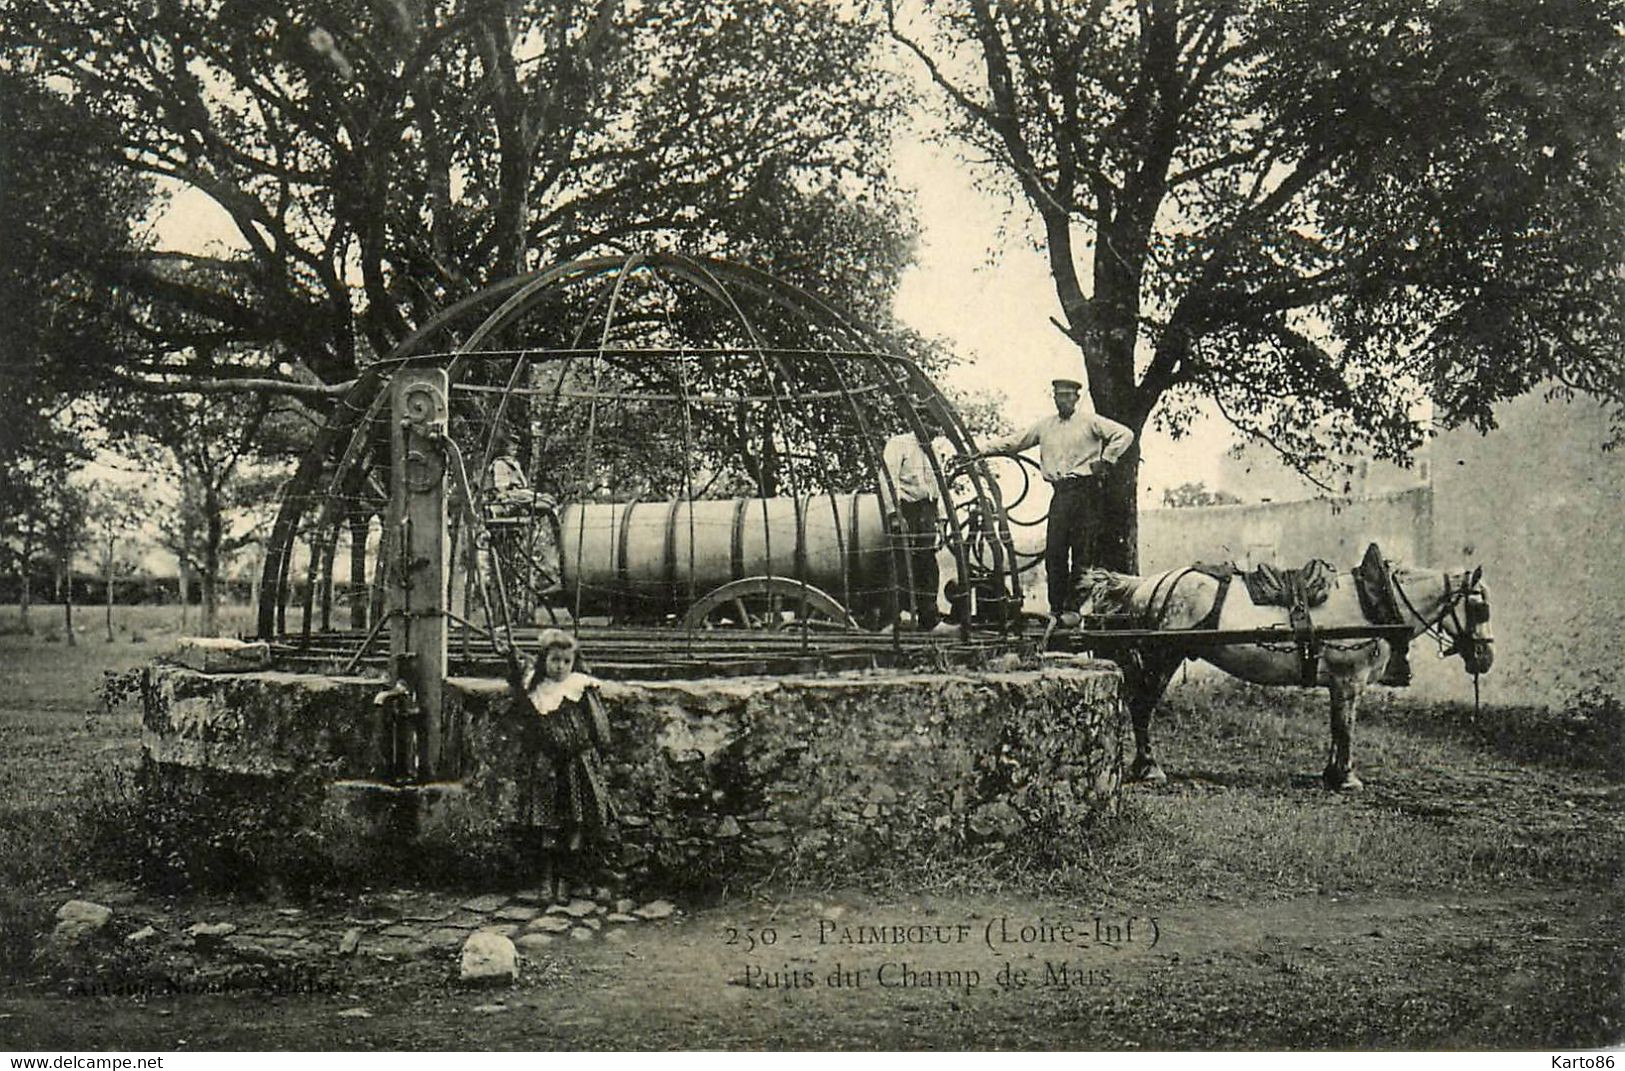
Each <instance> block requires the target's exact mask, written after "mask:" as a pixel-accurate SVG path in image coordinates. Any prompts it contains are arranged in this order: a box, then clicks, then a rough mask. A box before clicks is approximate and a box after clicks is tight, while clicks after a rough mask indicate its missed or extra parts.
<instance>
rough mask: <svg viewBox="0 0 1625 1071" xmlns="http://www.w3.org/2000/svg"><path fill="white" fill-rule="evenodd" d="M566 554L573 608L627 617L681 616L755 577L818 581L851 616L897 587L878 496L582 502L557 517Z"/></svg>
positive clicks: (882, 600) (881, 602)
mask: <svg viewBox="0 0 1625 1071" xmlns="http://www.w3.org/2000/svg"><path fill="white" fill-rule="evenodd" d="M559 551H560V554H559V559H560V562H559V564H560V567H561V569H560V571H561V574H562V579H563V585H564V594H565V600H566V605H568V606H575V605H576V604H577V603H576V600H577V598H578V597H579V599H580V606H581V607H582V611H583V612H585V613H608V614H611V615H613V616H614V617H616V618H618V619H623V620H659V619H663V618H665V617H667V616H668V615H677V616H679V617H680V616H682V615H683V614H684V613H685V612H686V611H687V609H688V608H689V607H690V606H692V605H694V604H695V603H696V602H697V601H698V600H700V599H702V598H703V597H704V596H706V595H707V594H709V593H710V592H712V591H714V590H716V589H717V588H720V587H721V586H722V585H724V584H727V583H729V582H731V581H736V580H743V579H746V578H753V577H776V578H783V579H786V580H790V581H794V582H796V583H806V584H810V585H813V586H814V587H816V588H819V589H820V590H821V591H823V592H824V593H825V594H828V595H829V596H831V597H832V598H834V599H836V600H838V601H839V602H840V603H841V604H842V605H843V606H844V607H846V608H847V609H848V610H849V611H851V612H852V613H853V614H854V616H861V615H862V614H863V613H865V612H867V611H872V610H875V609H878V608H880V607H882V606H884V605H885V604H886V603H887V601H888V600H889V598H890V595H889V593H890V591H891V587H892V563H891V561H890V560H889V553H888V551H889V543H888V538H887V534H886V528H885V521H884V518H883V517H882V515H881V510H880V498H879V496H878V495H874V494H845V495H827V494H826V495H805V496H801V497H795V498H791V497H782V498H737V499H712V500H702V501H696V502H690V501H685V500H680V499H679V500H673V501H666V502H630V503H626V502H590V503H576V504H572V505H569V506H566V507H565V508H564V510H563V512H562V513H561V515H560V517H559Z"/></svg>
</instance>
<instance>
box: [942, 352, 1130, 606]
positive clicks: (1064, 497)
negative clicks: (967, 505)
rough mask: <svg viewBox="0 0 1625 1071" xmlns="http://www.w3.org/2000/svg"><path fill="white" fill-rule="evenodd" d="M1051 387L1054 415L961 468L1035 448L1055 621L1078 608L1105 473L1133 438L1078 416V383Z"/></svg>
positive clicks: (1092, 559) (1094, 546) (1094, 544)
mask: <svg viewBox="0 0 1625 1071" xmlns="http://www.w3.org/2000/svg"><path fill="white" fill-rule="evenodd" d="M1051 385H1052V387H1053V388H1054V392H1055V415H1054V416H1048V417H1045V418H1044V419H1042V420H1040V421H1039V422H1038V423H1036V424H1034V425H1033V426H1032V427H1030V428H1028V429H1027V430H1026V431H1023V432H1020V433H1019V434H1016V435H1008V436H1005V437H1004V438H1002V439H997V440H995V441H993V442H991V443H988V444H987V445H986V446H985V447H984V448H983V449H982V450H981V451H980V452H979V453H976V454H972V455H970V456H969V457H966V458H964V459H961V462H960V464H963V463H965V462H968V461H971V460H974V459H976V458H980V457H986V456H988V455H989V454H1016V453H1020V452H1021V451H1023V450H1026V449H1029V448H1031V447H1033V446H1037V447H1038V464H1039V469H1040V471H1042V472H1043V474H1044V479H1045V480H1046V481H1048V482H1049V484H1050V486H1051V488H1053V490H1054V494H1053V495H1052V497H1051V498H1050V507H1049V522H1048V524H1047V525H1046V527H1045V531H1044V571H1045V573H1046V574H1048V585H1049V610H1050V613H1051V614H1053V615H1055V616H1057V617H1058V616H1060V615H1061V614H1062V613H1065V612H1068V611H1072V610H1076V609H1077V606H1076V604H1075V602H1074V600H1075V599H1076V594H1075V593H1076V591H1077V584H1078V581H1079V580H1080V579H1081V578H1082V576H1083V571H1084V570H1085V569H1087V568H1088V567H1089V566H1091V565H1094V564H1096V562H1097V559H1098V556H1099V548H1100V527H1101V516H1102V514H1103V513H1104V510H1105V501H1106V487H1105V485H1106V481H1105V479H1104V474H1105V473H1106V472H1107V471H1108V470H1109V469H1110V468H1111V466H1113V465H1115V464H1116V463H1117V461H1118V459H1119V458H1121V457H1122V456H1123V455H1124V454H1125V453H1127V452H1128V449H1129V447H1131V446H1133V445H1134V433H1133V432H1132V431H1130V430H1129V429H1128V428H1126V427H1124V426H1123V425H1121V424H1119V423H1118V422H1117V421H1115V420H1109V419H1107V418H1106V417H1103V416H1101V415H1100V414H1099V413H1093V412H1079V411H1078V399H1079V398H1080V397H1081V396H1082V393H1083V384H1081V383H1079V382H1078V381H1077V380H1075V379H1057V380H1055V381H1053V383H1052V384H1051Z"/></svg>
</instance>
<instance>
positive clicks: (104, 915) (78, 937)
mask: <svg viewBox="0 0 1625 1071" xmlns="http://www.w3.org/2000/svg"><path fill="white" fill-rule="evenodd" d="M112 920H113V909H112V908H110V907H107V906H105V905H103V904H96V903H91V902H90V901H89V900H69V901H68V902H67V903H65V904H63V905H62V906H61V907H59V908H57V909H56V929H54V930H52V931H51V939H52V940H54V941H60V942H63V943H66V944H72V943H74V942H76V941H82V940H84V939H85V938H86V937H89V936H90V935H91V934H93V933H96V932H97V931H98V930H100V929H101V928H102V927H104V926H106V925H107V924H108V923H109V922H111V921H112Z"/></svg>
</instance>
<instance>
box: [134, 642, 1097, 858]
mask: <svg viewBox="0 0 1625 1071" xmlns="http://www.w3.org/2000/svg"><path fill="white" fill-rule="evenodd" d="M1119 683H1120V676H1119V674H1118V672H1117V671H1116V669H1115V667H1112V666H1110V665H1108V664H1104V663H1099V662H1093V661H1087V660H1072V659H1061V660H1055V661H1052V662H1050V663H1049V664H1047V665H1046V666H1045V667H1044V668H1043V670H1042V671H1039V670H1037V669H1026V670H1012V671H1009V672H976V673H963V672H956V673H944V674H899V673H864V674H850V675H834V676H828V677H801V678H776V679H769V678H734V679H718V680H708V681H686V682H649V683H618V682H606V683H605V684H604V686H603V690H602V695H603V699H604V703H605V707H606V709H607V711H608V714H609V717H610V722H611V725H612V727H613V730H614V747H613V751H612V753H611V754H610V755H608V756H607V758H608V766H609V781H610V790H611V793H612V795H613V797H614V799H615V801H616V804H617V806H618V807H619V810H620V812H621V815H622V823H621V837H620V840H619V843H618V844H617V845H616V846H615V847H614V848H613V850H612V852H611V855H610V858H608V859H607V860H606V863H607V865H608V866H609V867H611V868H612V869H616V870H619V871H622V872H625V873H626V874H628V875H629V876H630V877H631V878H633V879H634V880H637V879H640V878H641V879H644V880H647V881H653V882H670V881H672V880H673V879H674V878H675V879H676V880H680V881H688V882H691V883H698V884H703V883H705V882H707V881H717V880H726V879H730V878H737V877H740V876H744V875H747V874H751V873H766V872H768V871H770V870H774V869H778V868H782V867H784V866H785V865H787V864H805V865H808V866H811V867H813V868H815V869H816V868H821V867H827V868H831V869H849V868H861V867H872V866H885V865H887V864H888V863H889V862H895V861H896V860H898V859H899V858H901V857H903V856H905V855H907V854H909V853H920V854H921V855H922V856H923V855H924V854H925V853H938V852H942V851H958V850H964V849H966V848H969V847H975V848H977V849H978V850H986V849H988V848H990V847H992V848H996V847H997V846H998V845H999V844H1000V843H1001V842H1004V843H1008V842H1010V841H1011V840H1012V839H1015V838H1020V840H1021V842H1022V844H1023V846H1024V847H1032V846H1034V845H1037V846H1038V847H1039V848H1040V849H1041V850H1042V849H1043V848H1044V847H1045V846H1046V845H1048V846H1050V847H1052V848H1055V849H1057V850H1058V849H1059V848H1061V847H1062V846H1063V845H1064V843H1065V841H1066V840H1067V839H1068V838H1072V837H1075V836H1078V835H1079V834H1081V833H1083V832H1085V831H1086V830H1087V829H1088V828H1089V827H1090V826H1091V825H1092V824H1093V823H1094V822H1096V821H1097V820H1098V819H1100V818H1102V817H1104V816H1107V815H1110V814H1112V813H1114V812H1115V810H1116V807H1117V800H1118V792H1119V776H1120V770H1121V765H1122V748H1123V740H1122V736H1123V732H1124V723H1123V722H1124V719H1123V715H1122V709H1121V704H1120V701H1119V693H1118V687H1119ZM380 687H381V684H380V682H378V681H376V680H370V679H364V678H357V677H349V678H340V677H317V676H306V675H295V674H286V673H275V672H243V673H223V674H208V673H201V672H197V671H194V670H191V669H187V668H183V667H179V666H175V665H168V664H154V665H153V666H150V667H148V669H147V670H146V678H145V681H144V687H143V689H142V700H141V701H142V703H143V726H144V728H143V747H144V753H145V757H146V770H147V773H146V777H147V790H148V791H149V792H151V793H153V794H155V797H165V794H166V793H168V794H169V796H170V797H173V796H174V794H175V793H181V794H182V795H185V796H186V798H187V799H191V800H194V801H196V800H209V801H214V802H210V803H209V804H208V806H210V807H216V806H218V807H219V808H220V813H219V815H218V817H219V821H220V822H222V823H227V824H230V823H235V824H237V825H241V823H242V821H243V818H242V815H241V814H240V813H237V812H238V811H240V810H241V809H242V808H243V807H247V808H248V809H249V811H251V812H252V811H254V810H255V809H256V808H258V809H263V810H264V811H265V813H264V814H263V815H258V816H254V815H251V816H250V820H251V823H252V824H255V825H256V826H258V827H260V828H263V829H265V830H268V831H274V832H275V833H276V839H277V840H278V841H279V842H287V843H298V842H301V841H305V842H308V843H309V844H310V845H312V846H315V847H318V848H320V850H321V852H323V853H326V854H327V855H328V856H330V857H331V858H330V862H331V864H332V865H333V866H335V867H337V868H339V869H340V870H348V871H352V872H355V873H362V874H366V873H376V872H380V871H381V870H383V869H392V868H393V869H400V868H404V869H407V870H411V869H414V868H417V869H428V870H434V869H438V868H442V867H450V868H452V869H453V870H455V869H456V868H458V867H466V868H472V869H474V870H478V871H482V872H489V871H500V870H502V869H504V867H505V866H512V865H514V863H515V860H514V859H513V858H512V855H513V852H514V847H515V844H516V822H517V820H518V817H519V799H520V792H521V788H522V787H523V786H524V785H525V784H527V783H528V784H530V785H532V786H534V787H536V788H538V789H539V790H540V791H542V792H544V793H545V792H547V790H548V788H549V784H550V779H551V778H552V776H553V773H552V769H551V767H550V765H549V764H548V763H547V762H546V760H545V759H543V760H541V761H536V757H535V756H534V755H533V754H531V753H530V752H528V751H527V748H526V745H525V742H524V738H525V734H524V733H523V731H522V730H523V721H522V719H521V717H520V716H519V715H517V714H516V713H515V712H514V710H513V706H512V702H511V700H510V698H509V696H508V695H507V693H506V691H505V687H504V686H503V685H502V684H501V682H497V681H491V680H481V679H463V678H453V679H452V680H451V681H449V682H448V691H447V696H448V703H447V712H446V719H447V730H448V747H449V749H450V757H449V761H450V763H451V765H452V768H453V769H454V771H455V772H456V774H457V776H456V777H455V778H453V779H451V780H449V781H448V782H447V783H445V784H439V785H430V786H419V787H410V788H408V787H397V786H393V785H391V784H388V783H387V782H386V781H385V780H384V779H383V778H382V776H381V775H382V774H383V773H384V772H385V771H386V770H388V769H389V767H390V750H391V748H392V746H395V744H392V736H391V728H390V726H389V724H388V723H387V720H386V718H385V715H384V714H383V710H384V709H385V708H383V707H380V706H379V705H378V704H375V703H374V701H373V698H374V696H375V695H376V694H377V693H378V691H379V689H380ZM219 801H231V802H230V803H229V805H228V804H226V803H220V802H219ZM172 802H173V801H172ZM155 809H156V810H159V811H163V810H164V809H165V808H164V807H157V806H156V805H155ZM172 809H176V810H185V811H188V812H192V811H195V810H196V809H197V805H196V804H194V805H192V806H189V807H179V806H176V807H174V808H172ZM228 811H230V812H232V813H231V814H229V815H228V814H227V812H228ZM192 817H194V818H195V817H196V815H195V814H194V815H192ZM205 836H206V834H205ZM306 854H307V855H308V854H309V853H306ZM431 864H432V865H431ZM299 865H301V866H311V865H319V864H313V863H312V862H311V861H310V860H309V859H302V860H301V861H300V863H299Z"/></svg>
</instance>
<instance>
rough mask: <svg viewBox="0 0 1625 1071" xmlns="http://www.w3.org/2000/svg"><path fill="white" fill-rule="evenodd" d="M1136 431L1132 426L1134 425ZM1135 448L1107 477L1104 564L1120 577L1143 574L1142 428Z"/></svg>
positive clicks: (1102, 539) (1102, 546)
mask: <svg viewBox="0 0 1625 1071" xmlns="http://www.w3.org/2000/svg"><path fill="white" fill-rule="evenodd" d="M1131 427H1132V425H1131ZM1133 431H1134V445H1133V446H1132V447H1130V448H1129V451H1128V453H1126V454H1124V455H1123V457H1122V458H1121V459H1120V460H1119V461H1118V463H1117V464H1116V465H1113V466H1112V469H1111V472H1110V473H1109V474H1108V475H1107V477H1106V495H1105V507H1106V516H1105V525H1104V527H1103V528H1102V529H1101V536H1100V564H1101V565H1103V566H1105V567H1106V568H1107V569H1112V570H1114V571H1116V572H1119V573H1138V572H1139V571H1140V496H1139V490H1140V431H1141V429H1140V428H1133Z"/></svg>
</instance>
